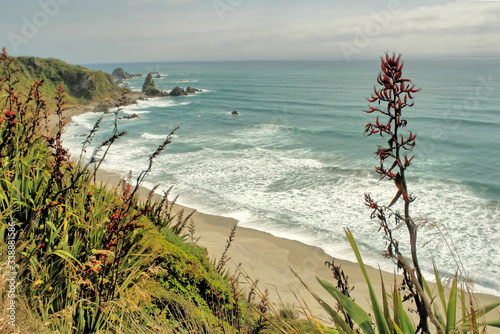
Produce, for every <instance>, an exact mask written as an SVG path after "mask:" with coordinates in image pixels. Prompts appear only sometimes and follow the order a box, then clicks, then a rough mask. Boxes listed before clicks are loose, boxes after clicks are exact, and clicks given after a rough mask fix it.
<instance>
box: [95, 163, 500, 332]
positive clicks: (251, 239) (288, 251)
mask: <svg viewBox="0 0 500 334" xmlns="http://www.w3.org/2000/svg"><path fill="white" fill-rule="evenodd" d="M121 179H122V177H121V176H120V175H118V174H116V173H113V172H107V171H99V172H98V174H97V178H96V180H97V182H98V183H99V182H102V183H103V184H107V185H108V186H111V187H114V186H116V185H117V184H118V182H119V181H120V180H121ZM148 193H149V189H147V188H145V187H141V188H140V190H139V196H141V197H142V198H144V197H145V196H147V194H148ZM155 196H157V197H156V198H158V197H159V195H158V194H156V195H155ZM180 210H184V211H185V212H186V213H190V212H191V211H193V210H194V209H192V208H189V207H186V206H183V205H179V204H175V206H174V210H173V212H174V213H177V212H179V211H180ZM193 220H194V223H195V228H196V231H195V237H201V238H200V239H199V241H198V242H197V244H198V245H200V246H202V247H205V248H206V249H207V251H208V257H209V259H210V260H212V261H218V259H219V258H220V256H221V254H222V252H223V251H224V248H225V246H226V242H227V239H228V236H229V233H230V230H231V228H232V227H233V226H234V225H235V224H237V222H238V221H237V220H236V219H234V218H229V217H223V216H217V215H211V214H206V213H203V212H198V211H196V212H195V213H194V215H193ZM227 254H228V257H230V259H229V261H228V262H227V265H226V269H227V270H228V272H229V273H234V272H236V270H237V269H238V268H239V267H240V266H241V269H243V272H244V274H247V275H248V276H249V277H250V278H251V280H253V281H256V280H258V287H259V289H260V290H261V291H262V292H264V291H265V290H267V291H268V296H269V301H270V302H271V304H272V305H273V306H274V307H275V308H276V309H277V310H279V309H281V308H283V307H287V308H293V309H294V310H296V311H298V312H299V313H301V314H302V312H301V308H300V303H305V304H307V307H308V308H309V309H310V310H311V312H312V314H313V315H314V316H315V317H316V318H317V319H318V320H320V321H321V322H322V323H324V324H327V325H328V324H331V321H330V319H329V316H328V315H327V314H326V312H325V311H324V310H323V309H322V307H321V306H320V305H319V303H318V302H317V301H316V300H315V299H314V298H313V297H312V295H311V294H310V293H309V292H308V291H307V289H306V288H305V287H304V286H303V285H302V284H301V283H300V281H299V279H297V278H296V277H295V276H294V275H293V273H292V271H291V270H290V268H292V269H293V270H294V271H295V272H296V273H297V274H298V275H299V276H300V278H301V279H302V280H303V281H304V282H306V284H307V285H308V286H309V287H311V289H312V290H313V291H314V292H315V293H316V294H318V295H319V296H320V298H322V299H323V300H324V301H325V302H327V303H328V304H329V305H331V306H332V307H334V306H335V305H336V302H335V300H334V299H333V297H332V296H330V295H329V294H328V293H327V292H326V290H324V289H323V288H322V287H321V285H320V284H319V283H318V282H317V280H316V277H318V278H320V279H322V280H327V281H328V282H330V283H332V284H335V280H334V279H333V277H332V273H331V271H330V269H329V268H328V267H327V266H326V265H325V262H326V261H329V262H331V261H332V256H330V255H328V254H326V253H325V251H324V250H323V249H321V248H319V247H316V246H311V245H307V244H304V243H302V242H300V241H296V240H289V239H285V238H280V237H276V236H274V235H272V234H270V233H267V232H263V231H259V230H256V229H252V228H247V227H240V226H238V227H237V228H236V234H235V237H234V240H233V242H232V244H231V247H230V248H229V250H228V253H227ZM334 261H335V265H341V268H342V270H343V271H344V272H345V274H346V275H347V276H348V282H349V284H350V286H351V287H355V289H354V290H353V291H352V292H351V295H352V296H353V298H354V300H355V301H356V303H357V304H358V305H360V306H361V307H362V308H363V309H364V310H367V311H368V310H370V309H371V307H370V300H369V292H368V287H367V286H366V282H365V280H364V277H363V275H362V272H361V270H360V268H359V266H358V264H357V263H355V262H350V261H347V260H341V259H336V258H335V259H334ZM366 269H367V272H368V274H369V276H370V279H371V283H372V285H373V287H374V289H375V291H376V292H377V298H378V299H379V303H380V302H381V294H380V291H381V283H380V275H382V277H383V279H384V284H385V285H386V288H387V289H388V290H390V289H392V288H393V285H394V274H392V273H388V272H383V271H379V270H378V269H376V268H373V267H371V266H369V265H366ZM396 276H397V277H398V284H399V282H400V278H401V275H399V274H398V275H396ZM240 283H242V287H243V288H247V287H248V285H249V283H248V280H246V279H244V278H240ZM429 286H430V288H431V290H432V292H433V293H435V294H437V292H436V290H435V284H434V283H432V282H429ZM474 298H475V302H476V303H477V304H478V307H482V306H486V305H488V304H490V303H493V302H500V297H497V296H494V295H489V294H482V293H474ZM298 299H299V300H300V303H299V302H298ZM498 312H499V311H493V312H491V313H490V314H489V316H488V315H487V317H486V319H487V320H488V321H489V320H494V319H495V315H496V319H497V318H498V315H499V314H500V313H498ZM415 320H416V319H414V321H415ZM488 329H489V332H490V333H500V329H498V331H497V329H496V328H492V327H488Z"/></svg>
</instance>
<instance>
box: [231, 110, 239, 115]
mask: <svg viewBox="0 0 500 334" xmlns="http://www.w3.org/2000/svg"><path fill="white" fill-rule="evenodd" d="M239 114H240V113H239V112H238V111H236V110H233V111H232V112H231V115H239Z"/></svg>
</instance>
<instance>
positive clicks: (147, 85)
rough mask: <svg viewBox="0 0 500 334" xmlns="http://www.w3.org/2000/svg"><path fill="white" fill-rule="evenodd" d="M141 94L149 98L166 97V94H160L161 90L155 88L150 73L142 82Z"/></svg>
mask: <svg viewBox="0 0 500 334" xmlns="http://www.w3.org/2000/svg"><path fill="white" fill-rule="evenodd" d="M142 92H143V93H144V94H146V95H147V96H151V97H160V96H168V93H166V92H162V91H161V90H159V89H157V88H156V84H155V81H154V80H153V74H152V73H149V74H148V75H147V76H146V80H144V84H143V85H142Z"/></svg>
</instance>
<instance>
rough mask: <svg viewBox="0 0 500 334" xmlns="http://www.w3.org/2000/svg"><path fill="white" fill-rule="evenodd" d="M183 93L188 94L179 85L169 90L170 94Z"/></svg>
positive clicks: (177, 94) (180, 94)
mask: <svg viewBox="0 0 500 334" xmlns="http://www.w3.org/2000/svg"><path fill="white" fill-rule="evenodd" d="M183 95H188V93H187V92H186V90H185V89H184V88H182V87H179V86H177V87H175V88H174V89H172V90H171V91H170V96H183Z"/></svg>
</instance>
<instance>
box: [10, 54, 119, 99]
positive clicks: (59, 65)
mask: <svg viewBox="0 0 500 334" xmlns="http://www.w3.org/2000/svg"><path fill="white" fill-rule="evenodd" d="M8 58H9V59H10V60H12V61H13V66H14V67H15V68H16V69H18V70H19V74H20V75H19V76H18V77H17V79H18V80H19V84H17V89H18V91H19V92H20V93H21V94H23V95H27V94H28V92H29V89H30V87H31V83H32V82H33V81H35V80H38V81H40V80H43V81H44V84H43V85H42V86H41V87H40V93H41V95H43V96H45V97H51V96H54V94H55V92H56V91H57V89H58V87H59V86H60V85H61V86H63V88H64V90H65V91H66V93H67V97H66V99H67V101H68V105H70V106H72V105H76V104H82V103H88V102H91V101H101V100H105V99H110V98H111V99H116V98H118V97H119V96H120V93H121V89H120V87H119V86H118V85H116V84H115V83H114V81H113V77H112V76H111V75H110V74H107V73H104V72H101V71H92V70H88V69H86V68H84V67H81V66H75V65H70V64H67V63H65V62H63V61H61V60H57V59H44V58H35V57H11V56H8ZM46 103H47V104H48V107H49V108H50V109H55V101H53V100H52V99H46Z"/></svg>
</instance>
